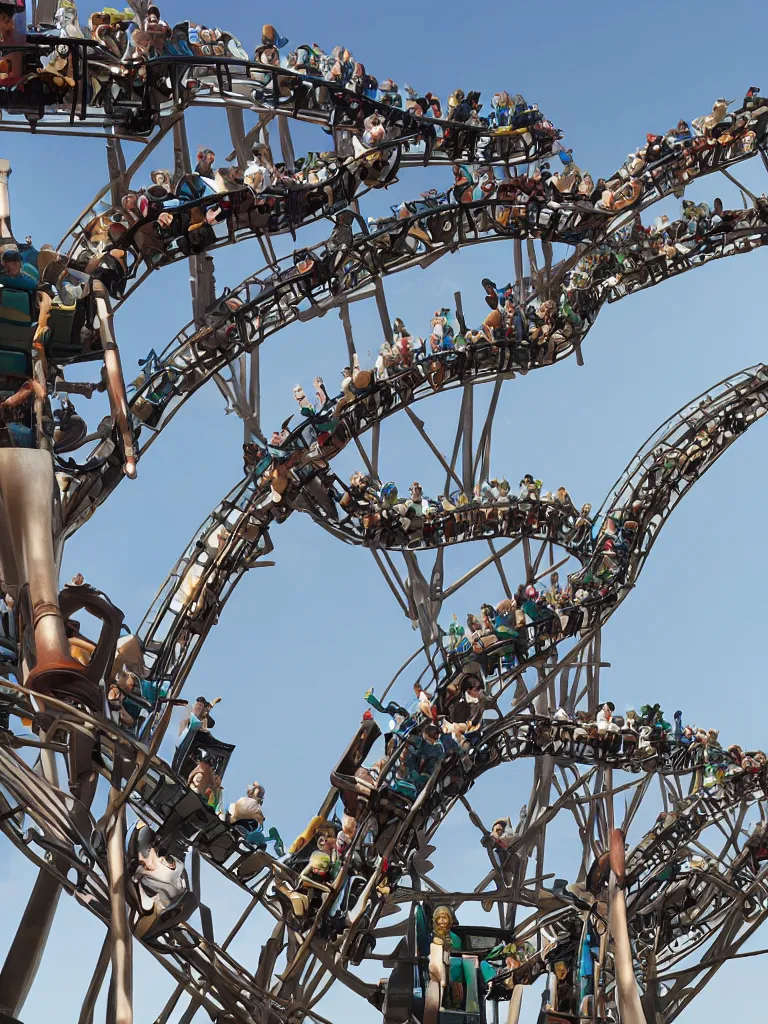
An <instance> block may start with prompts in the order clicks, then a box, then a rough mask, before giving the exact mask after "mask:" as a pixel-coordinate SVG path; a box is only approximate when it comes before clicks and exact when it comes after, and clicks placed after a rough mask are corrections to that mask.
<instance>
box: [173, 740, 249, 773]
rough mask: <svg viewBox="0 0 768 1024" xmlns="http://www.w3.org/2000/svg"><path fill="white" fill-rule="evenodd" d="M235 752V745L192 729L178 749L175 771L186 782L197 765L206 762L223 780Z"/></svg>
mask: <svg viewBox="0 0 768 1024" xmlns="http://www.w3.org/2000/svg"><path fill="white" fill-rule="evenodd" d="M234 750H235V746H234V744H233V743H223V742H222V741H221V740H217V739H216V737H215V736H213V735H212V734H211V733H210V732H203V731H202V730H200V729H190V731H189V732H188V733H187V735H186V736H185V737H184V739H183V740H182V742H181V743H180V744H179V746H178V748H177V749H176V753H175V754H174V757H173V770H174V771H175V772H176V774H177V775H179V776H180V777H181V778H182V780H186V779H187V778H189V774H190V772H191V771H192V770H193V768H194V767H195V765H196V764H197V763H198V762H199V761H205V762H206V763H207V764H209V765H210V766H211V768H212V770H213V774H214V775H218V777H219V778H220V779H222V778H223V777H224V772H225V771H226V770H227V765H228V764H229V759H230V757H232V754H233V753H234Z"/></svg>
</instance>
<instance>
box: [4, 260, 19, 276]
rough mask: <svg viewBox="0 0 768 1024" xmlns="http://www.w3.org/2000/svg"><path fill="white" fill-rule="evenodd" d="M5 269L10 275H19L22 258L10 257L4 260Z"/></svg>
mask: <svg viewBox="0 0 768 1024" xmlns="http://www.w3.org/2000/svg"><path fill="white" fill-rule="evenodd" d="M3 269H4V270H5V272H6V274H7V275H8V276H9V277H18V276H19V274H20V273H21V260H20V259H17V258H16V257H9V258H6V259H4V260H3Z"/></svg>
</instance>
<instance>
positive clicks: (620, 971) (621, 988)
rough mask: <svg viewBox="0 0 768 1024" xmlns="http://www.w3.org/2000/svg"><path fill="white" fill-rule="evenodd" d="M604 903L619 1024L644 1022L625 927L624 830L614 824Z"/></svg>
mask: <svg viewBox="0 0 768 1024" xmlns="http://www.w3.org/2000/svg"><path fill="white" fill-rule="evenodd" d="M608 904H609V921H610V927H611V935H612V936H613V947H614V969H615V972H616V997H617V1002H618V1006H619V1014H620V1015H621V1024H646V1020H645V1014H644V1013H643V1007H642V1004H641V1002H640V995H639V993H638V991H637V981H636V980H635V971H634V967H633V965H632V946H631V944H630V941H629V930H628V928H627V901H626V897H625V895H624V833H623V832H622V831H621V829H618V828H616V829H614V830H613V832H612V833H611V879H610V884H609V888H608Z"/></svg>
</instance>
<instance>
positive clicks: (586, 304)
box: [64, 201, 768, 533]
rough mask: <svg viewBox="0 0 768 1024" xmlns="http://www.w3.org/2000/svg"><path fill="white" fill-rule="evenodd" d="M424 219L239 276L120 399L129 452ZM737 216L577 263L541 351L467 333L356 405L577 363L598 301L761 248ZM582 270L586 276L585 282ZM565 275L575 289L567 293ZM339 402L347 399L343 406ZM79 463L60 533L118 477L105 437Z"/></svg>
mask: <svg viewBox="0 0 768 1024" xmlns="http://www.w3.org/2000/svg"><path fill="white" fill-rule="evenodd" d="M490 202H491V203H492V201H490ZM487 205H488V201H486V202H484V203H477V204H475V203H473V204H469V207H466V208H464V207H463V208H461V210H460V213H459V217H458V219H457V221H456V224H455V228H454V229H455V231H456V233H457V234H458V236H459V237H464V238H465V239H466V244H472V243H473V241H477V239H474V238H473V237H469V236H467V232H466V230H465V229H464V228H463V227H462V225H463V224H464V218H465V217H469V216H471V212H470V213H468V212H467V210H468V209H469V210H470V211H471V209H473V208H475V207H476V206H477V207H486V206H487ZM438 209H439V208H438ZM481 212H483V213H484V212H485V211H484V210H482V211H481ZM435 216H436V215H435V214H434V213H433V211H432V210H429V211H425V212H421V213H419V214H414V215H412V216H411V217H409V218H407V219H405V220H399V221H396V222H395V223H396V231H397V233H396V234H395V233H392V232H389V233H388V232H386V231H382V232H378V233H377V234H374V235H365V234H363V235H362V236H360V239H361V241H360V242H359V243H358V246H357V248H358V249H359V252H358V253H357V255H356V257H355V262H354V263H353V262H352V254H351V253H349V254H348V256H347V258H346V263H345V265H344V268H343V270H339V272H338V273H333V274H331V273H325V274H320V273H317V267H320V268H326V267H328V266H329V265H330V266H331V267H332V266H333V265H334V264H335V262H336V256H337V254H336V253H335V252H328V250H327V249H326V251H325V252H324V253H323V254H321V255H319V256H318V259H317V263H316V264H314V265H313V266H312V268H311V271H312V276H309V277H307V278H302V277H301V276H295V275H294V276H292V275H291V272H290V269H289V270H288V271H287V272H286V273H285V274H284V276H283V279H282V280H281V275H280V273H278V274H273V275H272V278H271V281H269V282H265V281H263V280H262V279H261V278H260V277H258V276H254V277H251V278H247V279H246V280H245V281H244V282H243V283H242V284H241V285H240V286H239V287H238V288H237V289H236V290H235V291H234V292H233V293H230V295H228V296H227V297H226V301H222V303H221V304H220V308H219V309H218V310H215V311H213V312H212V314H211V315H210V316H209V317H207V322H206V323H205V324H204V325H202V326H200V325H196V324H195V323H194V322H193V323H191V324H189V325H187V327H185V328H184V329H183V330H182V331H181V332H179V334H178V335H177V336H176V338H174V340H173V341H172V342H171V343H170V344H169V345H168V346H167V347H166V349H165V350H164V351H163V353H162V354H161V355H160V356H159V357H157V360H156V361H155V362H154V363H153V364H152V368H151V371H150V372H148V373H145V374H144V375H143V379H141V378H140V383H139V385H138V388H137V391H136V393H135V394H134V395H133V396H132V398H131V402H130V406H131V412H132V414H133V418H134V424H135V425H136V429H137V432H138V433H139V435H140V433H141V432H143V431H144V430H145V429H146V430H148V431H151V433H150V437H149V439H148V441H147V442H145V443H144V444H141V445H137V447H138V449H139V453H140V454H141V453H142V452H144V451H146V449H147V448H148V447H149V446H150V445H151V444H152V443H153V442H154V441H155V440H156V439H157V437H158V436H159V434H160V433H161V432H162V430H163V429H164V427H165V426H166V425H167V424H168V423H169V422H170V420H171V419H172V417H173V416H174V415H175V414H176V412H177V411H178V410H179V409H180V408H181V406H182V405H183V404H184V402H186V401H187V400H188V399H189V398H190V397H191V396H192V395H193V394H194V393H195V392H196V391H197V390H198V389H199V388H200V387H201V386H202V385H203V384H204V383H205V382H206V381H207V380H209V379H210V378H211V377H213V376H214V375H215V374H216V373H218V372H220V371H221V370H222V369H223V368H224V367H225V366H226V365H227V364H228V363H230V362H231V361H232V360H234V359H236V358H237V357H238V356H239V355H240V354H241V353H243V352H245V351H250V350H251V349H252V348H253V347H254V346H256V345H258V344H260V343H261V342H262V341H263V340H264V339H265V338H266V337H268V336H270V335H271V334H274V333H276V332H277V331H278V330H280V329H282V328H283V327H284V326H287V325H289V324H290V323H293V322H295V321H297V320H309V319H312V318H314V317H318V316H324V315H325V314H326V312H327V311H328V310H329V309H331V308H334V307H336V306H340V305H344V304H346V302H349V301H355V300H356V299H359V298H365V297H367V296H369V295H371V294H374V293H375V287H376V284H377V279H378V278H379V277H380V276H381V275H383V274H391V273H396V272H399V271H401V270H405V269H408V268H409V267H412V266H415V265H418V264H419V263H420V262H421V261H422V259H423V257H422V256H421V255H420V253H419V252H418V251H417V252H415V253H414V252H412V250H410V249H409V248H408V247H407V245H406V246H405V252H404V253H402V254H399V253H398V251H397V249H398V241H403V240H405V241H406V242H407V240H408V238H409V236H410V237H411V238H412V234H411V232H412V228H413V225H414V224H416V223H423V224H424V225H425V226H426V227H429V226H430V223H431V224H432V228H433V230H434V220H433V218H434V217H435ZM740 217H741V220H740V221H739V222H738V223H737V226H735V227H733V228H732V229H731V230H730V231H724V230H716V231H713V232H711V234H709V235H708V236H704V237H699V238H694V239H693V240H692V243H691V244H692V252H691V254H689V255H686V254H685V253H683V252H679V251H677V250H676V251H675V256H674V257H668V256H666V255H663V254H661V255H659V254H657V253H656V252H654V251H651V252H647V251H646V250H644V249H643V248H641V247H640V246H639V245H638V243H637V242H636V241H635V240H633V239H629V240H628V241H626V242H625V247H624V249H623V250H622V249H619V255H622V257H623V260H624V263H626V264H627V265H628V268H629V270H628V274H627V279H626V281H625V280H623V279H619V280H618V281H617V278H616V275H615V274H614V273H612V271H613V270H614V269H615V268H614V267H613V266H612V262H613V261H614V260H616V257H615V256H614V255H613V253H612V251H611V252H610V253H609V255H610V260H609V261H608V263H607V264H606V262H605V261H603V262H602V263H601V264H600V265H599V266H598V267H594V266H592V267H589V268H588V271H587V270H586V269H584V268H583V267H582V265H581V264H577V265H576V267H575V268H574V269H573V271H572V272H571V274H570V276H568V277H567V278H566V280H565V282H564V283H563V284H562V285H561V286H560V287H559V290H558V301H557V302H552V301H551V300H550V303H551V307H554V309H552V311H551V312H550V307H547V312H545V313H543V314H542V317H541V320H542V325H543V326H542V327H541V328H540V332H541V340H540V342H537V343H527V344H520V343H519V342H517V341H516V340H509V341H505V340H503V339H501V340H499V339H497V338H494V336H493V332H492V330H491V329H490V328H488V329H487V330H486V331H485V332H478V335H477V337H476V338H474V339H473V340H471V341H469V342H468V343H467V344H466V345H465V347H464V348H463V349H462V350H460V351H456V350H453V351H449V352H442V353H436V354H429V355H425V356H424V357H423V358H422V359H421V360H420V361H419V360H418V359H417V360H416V361H415V363H414V365H411V366H409V367H407V368H401V369H400V370H399V371H398V370H397V369H394V370H389V371H387V378H386V379H384V380H378V381H377V382H376V383H371V384H369V386H368V388H367V389H366V391H365V392H364V395H366V396H368V395H369V394H371V393H373V392H374V391H379V392H381V394H380V395H379V397H378V398H376V399H375V401H376V403H377V405H378V406H379V407H383V406H384V404H388V406H389V408H390V409H391V410H392V411H394V409H395V408H396V407H397V406H399V405H400V404H405V403H410V402H411V401H413V400H414V399H417V398H419V397H425V396H426V395H428V394H431V393H432V392H433V391H435V390H439V389H446V388H449V387H455V386H459V385H463V384H465V383H480V382H484V381H486V380H491V379H495V378H497V377H498V376H499V375H501V374H508V375H513V374H514V373H515V371H519V372H527V370H528V369H529V368H532V369H533V368H538V367H541V366H544V365H549V364H550V363H551V362H556V361H559V360H561V359H563V358H567V357H568V356H569V355H571V353H573V352H576V353H577V354H579V353H580V350H581V343H582V341H583V340H584V338H585V337H586V335H587V333H588V331H589V329H590V327H591V325H592V323H593V322H594V320H595V317H596V315H597V313H598V311H599V309H600V307H601V306H602V304H603V303H604V302H605V301H617V300H618V299H619V298H622V297H623V296H625V295H627V294H631V293H632V292H633V291H635V290H638V289H640V288H644V287H648V286H650V285H651V284H656V283H659V282H660V281H662V280H666V279H668V278H670V277H674V276H677V275H679V274H682V273H685V272H687V271H688V270H690V269H693V268H694V267H696V266H701V265H704V264H706V263H708V262H710V261H711V260H714V259H721V258H724V257H726V256H730V255H736V254H739V253H746V252H750V251H752V250H753V249H755V248H758V247H760V246H762V245H763V244H764V243H765V240H766V238H767V237H768V227H766V224H765V223H764V222H763V220H762V214H761V213H760V211H759V210H757V211H745V213H744V214H743V215H740ZM493 237H499V236H498V235H494V236H493ZM385 240H386V244H387V246H388V250H386V251H382V250H379V251H377V248H376V246H377V244H379V245H383V244H384V242H385ZM646 243H647V239H646ZM617 244H618V242H617ZM415 245H416V246H417V247H421V246H422V245H423V243H422V241H421V240H420V239H419V240H417V241H416V243H415ZM681 247H682V246H681ZM317 248H319V247H317ZM448 251H451V250H450V246H448V247H445V246H441V247H439V248H438V250H437V254H436V257H432V258H438V257H439V255H442V254H445V253H446V252H448ZM315 252H317V249H316V250H315ZM587 272H588V273H589V278H588V284H585V280H584V276H585V274H586V273H587ZM574 277H575V280H576V283H578V284H580V285H581V287H578V288H573V287H572V281H573V280H574ZM323 278H324V280H323ZM227 302H228V303H229V305H227ZM230 306H233V307H234V308H229V307H230ZM302 307H303V308H302ZM539 309H541V302H540V305H539ZM537 315H538V314H537ZM387 393H388V394H387ZM350 397H353V394H350V395H348V396H347V398H350ZM90 461H93V462H95V464H96V465H97V466H98V468H97V469H95V470H93V471H90V472H83V473H78V474H77V477H78V478H77V479H75V480H74V481H73V482H72V484H71V485H70V488H69V490H68V492H67V495H66V499H65V502H64V509H65V523H66V528H67V532H68V533H71V532H73V531H74V530H75V529H77V527H78V526H79V525H81V523H82V522H84V521H85V519H87V518H88V517H89V516H90V514H91V513H92V512H93V511H94V509H95V508H96V507H97V506H98V505H100V504H101V503H102V502H103V501H104V500H105V499H106V497H107V496H108V495H109V494H110V493H111V491H112V490H113V489H114V487H115V486H116V485H117V484H118V483H119V481H120V479H121V476H122V467H121V465H120V462H119V456H118V453H117V452H116V450H115V448H114V444H113V442H112V440H111V439H107V440H105V441H102V442H100V443H99V445H97V446H96V448H95V449H94V450H93V452H92V453H91V455H90Z"/></svg>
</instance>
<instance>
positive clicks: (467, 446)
mask: <svg viewBox="0 0 768 1024" xmlns="http://www.w3.org/2000/svg"><path fill="white" fill-rule="evenodd" d="M474 418H475V399H474V389H473V387H472V385H471V384H465V385H464V397H463V400H462V403H461V427H462V436H461V481H462V484H463V487H464V493H465V494H466V495H467V497H468V498H471V497H472V492H473V491H474V487H475V474H474V465H473V463H474V455H475V453H474V451H473V449H472V428H473V426H474Z"/></svg>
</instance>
